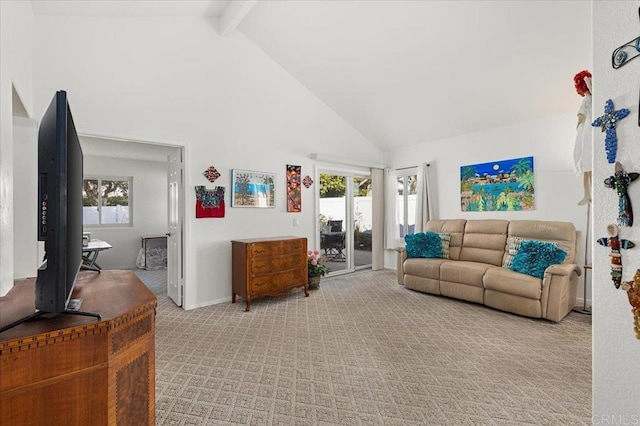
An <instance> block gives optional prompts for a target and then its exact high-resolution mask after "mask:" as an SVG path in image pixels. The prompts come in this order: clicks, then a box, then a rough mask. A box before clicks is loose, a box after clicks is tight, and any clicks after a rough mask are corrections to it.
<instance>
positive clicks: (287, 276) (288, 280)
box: [250, 269, 307, 295]
mask: <svg viewBox="0 0 640 426" xmlns="http://www.w3.org/2000/svg"><path fill="white" fill-rule="evenodd" d="M306 282H307V276H306V274H305V271H304V270H302V269H292V270H289V271H283V272H279V273H276V274H266V275H258V276H255V277H253V278H252V279H251V289H250V290H251V294H252V295H255V294H279V293H283V292H288V291H289V290H290V289H291V287H299V286H300V285H301V284H302V285H304V283H306Z"/></svg>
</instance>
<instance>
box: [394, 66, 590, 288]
mask: <svg viewBox="0 0 640 426" xmlns="http://www.w3.org/2000/svg"><path fill="white" fill-rule="evenodd" d="M572 77H573V76H569V77H568V79H567V84H573V80H572ZM575 101H576V111H577V110H578V107H579V106H580V102H581V98H580V97H579V96H578V95H577V94H576V100H575ZM575 128H576V116H575V115H574V114H569V115H565V116H562V117H554V118H548V119H542V120H535V121H530V122H527V123H522V124H518V125H513V126H507V127H502V128H498V129H492V130H488V131H484V132H479V133H473V134H468V135H464V136H459V137H455V138H451V139H447V140H445V141H438V142H434V143H425V144H421V145H417V146H412V147H410V148H403V149H397V150H393V151H389V152H386V153H385V161H386V163H387V164H388V166H389V167H391V168H399V167H408V166H415V165H417V164H418V163H421V162H427V163H430V167H429V168H428V170H429V179H430V188H431V192H432V199H433V201H434V204H433V213H434V218H436V219H453V218H463V219H487V218H491V219H507V220H512V219H522V220H526V219H531V220H557V221H567V222H571V223H573V224H574V225H575V227H576V229H577V230H579V231H580V237H579V238H580V244H579V247H578V256H579V259H580V260H579V264H580V265H582V264H583V263H582V262H583V259H584V231H585V229H586V222H587V209H586V206H578V201H579V200H580V199H582V194H583V190H582V177H579V176H577V175H576V174H575V173H574V172H573V156H572V153H573V144H574V140H575ZM528 156H533V157H534V158H533V161H534V173H535V188H534V193H535V210H528V211H520V212H462V210H461V208H460V167H461V166H466V165H470V164H477V163H485V162H491V161H496V160H504V159H509V158H519V157H528ZM385 267H388V268H392V269H396V257H395V252H393V251H389V250H387V252H386V253H385ZM589 278H590V277H589ZM587 290H589V286H588V287H587ZM582 294H583V291H582V278H580V288H579V289H578V295H579V298H580V300H582ZM587 299H589V297H587Z"/></svg>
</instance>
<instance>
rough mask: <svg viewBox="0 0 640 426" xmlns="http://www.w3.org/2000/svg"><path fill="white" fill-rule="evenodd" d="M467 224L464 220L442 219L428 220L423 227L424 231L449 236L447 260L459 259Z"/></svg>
mask: <svg viewBox="0 0 640 426" xmlns="http://www.w3.org/2000/svg"><path fill="white" fill-rule="evenodd" d="M466 223H467V221H466V220H465V219H443V220H430V221H428V222H427V224H426V226H425V229H424V230H425V232H426V231H433V232H438V233H440V234H442V233H445V234H449V235H450V236H451V242H450V244H449V259H453V260H459V259H460V248H461V247H462V235H463V234H464V226H465V224H466Z"/></svg>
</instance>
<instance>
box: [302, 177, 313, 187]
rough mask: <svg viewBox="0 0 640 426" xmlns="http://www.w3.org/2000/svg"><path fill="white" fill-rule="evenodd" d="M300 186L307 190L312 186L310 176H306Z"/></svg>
mask: <svg viewBox="0 0 640 426" xmlns="http://www.w3.org/2000/svg"><path fill="white" fill-rule="evenodd" d="M302 184H303V185H304V187H305V188H309V187H310V186H311V185H313V179H311V176H309V175H306V176H305V177H304V179H302Z"/></svg>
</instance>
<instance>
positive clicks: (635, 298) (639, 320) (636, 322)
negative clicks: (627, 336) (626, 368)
mask: <svg viewBox="0 0 640 426" xmlns="http://www.w3.org/2000/svg"><path fill="white" fill-rule="evenodd" d="M622 289H623V290H624V291H626V292H627V296H628V297H629V303H630V304H631V313H632V314H633V331H635V333H636V339H640V269H638V270H637V271H636V274H635V275H634V276H633V281H625V282H624V283H623V284H622Z"/></svg>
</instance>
